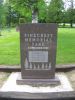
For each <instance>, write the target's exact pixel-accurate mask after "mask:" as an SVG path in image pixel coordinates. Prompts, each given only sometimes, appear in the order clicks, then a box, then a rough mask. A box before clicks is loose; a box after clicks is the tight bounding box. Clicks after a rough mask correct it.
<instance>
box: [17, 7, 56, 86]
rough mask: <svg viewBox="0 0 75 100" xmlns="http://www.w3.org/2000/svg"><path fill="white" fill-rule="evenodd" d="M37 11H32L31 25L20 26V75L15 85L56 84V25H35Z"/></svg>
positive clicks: (35, 9) (34, 9)
mask: <svg viewBox="0 0 75 100" xmlns="http://www.w3.org/2000/svg"><path fill="white" fill-rule="evenodd" d="M37 15H38V9H37V8H35V7H33V9H32V23H31V24H22V25H20V48H21V75H20V76H19V78H18V80H17V83H18V84H20V83H21V84H24V83H28V82H31V83H37V82H50V83H56V82H58V79H57V78H56V77H55V64H56V47H57V24H54V23H53V24H49V23H37V22H38V17H37Z"/></svg>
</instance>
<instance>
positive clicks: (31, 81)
mask: <svg viewBox="0 0 75 100" xmlns="http://www.w3.org/2000/svg"><path fill="white" fill-rule="evenodd" d="M16 82H17V84H18V85H26V84H27V85H36V84H37V85H41V84H43V85H49V84H52V85H59V84H60V80H59V77H58V76H55V78H54V79H22V77H21V73H19V74H18V78H17V80H16Z"/></svg>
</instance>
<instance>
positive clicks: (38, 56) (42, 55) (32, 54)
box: [29, 51, 48, 63]
mask: <svg viewBox="0 0 75 100" xmlns="http://www.w3.org/2000/svg"><path fill="white" fill-rule="evenodd" d="M29 62H35V63H36V62H38V63H39V62H41V63H42V62H43V63H44V62H48V51H29Z"/></svg>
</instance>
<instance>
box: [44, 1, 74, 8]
mask: <svg viewBox="0 0 75 100" xmlns="http://www.w3.org/2000/svg"><path fill="white" fill-rule="evenodd" d="M45 1H46V2H50V0H45ZM63 1H64V3H65V5H64V6H65V8H66V9H67V8H68V7H69V6H70V2H67V1H69V0H63ZM73 1H74V6H75V0H73ZM47 4H48V3H47Z"/></svg>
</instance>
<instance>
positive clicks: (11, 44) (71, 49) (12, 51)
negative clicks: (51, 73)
mask: <svg viewBox="0 0 75 100" xmlns="http://www.w3.org/2000/svg"><path fill="white" fill-rule="evenodd" d="M57 42H58V44H57V64H67V63H75V29H74V28H72V29H71V28H59V29H58V41H57ZM19 43H20V40H19V32H16V30H15V28H14V29H12V30H11V31H8V30H6V29H4V30H3V31H2V36H0V64H3V65H18V64H20V44H19Z"/></svg>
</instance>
